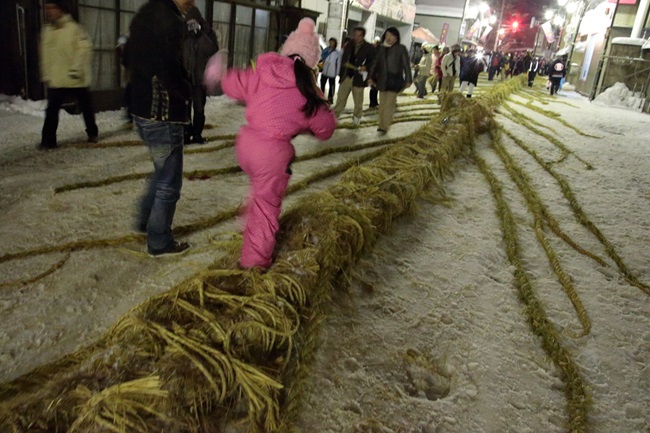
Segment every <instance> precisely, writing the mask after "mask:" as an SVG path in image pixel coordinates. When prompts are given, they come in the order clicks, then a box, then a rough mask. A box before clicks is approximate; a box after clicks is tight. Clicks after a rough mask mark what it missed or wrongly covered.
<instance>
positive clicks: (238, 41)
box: [233, 5, 253, 68]
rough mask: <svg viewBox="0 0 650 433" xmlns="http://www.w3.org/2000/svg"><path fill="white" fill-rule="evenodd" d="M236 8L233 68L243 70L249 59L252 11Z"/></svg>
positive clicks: (238, 6)
mask: <svg viewBox="0 0 650 433" xmlns="http://www.w3.org/2000/svg"><path fill="white" fill-rule="evenodd" d="M236 8H237V9H236V17H235V41H234V46H233V64H234V66H237V67H241V68H245V67H247V66H248V64H249V60H250V59H251V53H250V50H251V29H252V25H253V9H252V8H249V7H246V6H241V5H237V6H236Z"/></svg>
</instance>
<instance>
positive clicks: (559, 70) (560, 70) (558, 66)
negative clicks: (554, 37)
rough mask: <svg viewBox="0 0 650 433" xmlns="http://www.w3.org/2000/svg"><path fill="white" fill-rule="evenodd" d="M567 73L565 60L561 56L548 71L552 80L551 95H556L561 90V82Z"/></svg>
mask: <svg viewBox="0 0 650 433" xmlns="http://www.w3.org/2000/svg"><path fill="white" fill-rule="evenodd" d="M565 75H566V67H565V66H564V62H563V61H562V59H560V58H557V59H555V60H554V61H553V64H552V65H551V68H550V69H549V71H548V77H549V79H550V80H551V95H555V94H556V93H557V91H558V90H560V84H561V83H562V78H564V76H565Z"/></svg>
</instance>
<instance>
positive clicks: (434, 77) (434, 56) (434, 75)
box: [413, 45, 440, 93]
mask: <svg viewBox="0 0 650 433" xmlns="http://www.w3.org/2000/svg"><path fill="white" fill-rule="evenodd" d="M439 58H440V47H439V46H438V45H434V46H433V52H432V53H431V70H430V74H431V75H429V78H428V79H427V83H428V84H429V85H430V86H431V93H436V88H439V86H438V84H439V82H438V81H439V80H438V72H437V66H436V65H437V63H438V59H439ZM413 80H415V79H413Z"/></svg>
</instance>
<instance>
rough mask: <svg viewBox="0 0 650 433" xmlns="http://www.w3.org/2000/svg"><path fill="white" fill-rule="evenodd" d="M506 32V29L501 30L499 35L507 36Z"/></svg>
mask: <svg viewBox="0 0 650 433" xmlns="http://www.w3.org/2000/svg"><path fill="white" fill-rule="evenodd" d="M505 32H506V29H499V31H498V33H499V34H500V35H503V34H505Z"/></svg>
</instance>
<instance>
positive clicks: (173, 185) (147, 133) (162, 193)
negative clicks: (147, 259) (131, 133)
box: [133, 116, 183, 251]
mask: <svg viewBox="0 0 650 433" xmlns="http://www.w3.org/2000/svg"><path fill="white" fill-rule="evenodd" d="M133 119H134V123H135V126H136V128H137V130H138V134H140V137H141V138H142V140H144V142H145V143H146V144H147V146H149V152H150V153H151V158H152V159H153V166H154V172H153V176H152V177H151V178H150V179H149V184H148V185H147V189H146V191H145V193H144V195H143V196H142V198H141V200H140V208H139V212H140V214H139V216H138V218H139V220H138V224H139V226H140V227H145V226H146V228H147V246H148V247H149V250H150V251H151V250H164V249H166V248H167V247H169V246H170V245H171V243H172V242H173V241H174V239H173V237H172V221H173V219H174V212H175V211H176V202H177V201H178V199H179V198H180V196H181V186H182V184H183V125H182V124H180V123H170V122H159V121H156V120H149V119H143V118H141V117H137V116H134V118H133Z"/></svg>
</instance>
